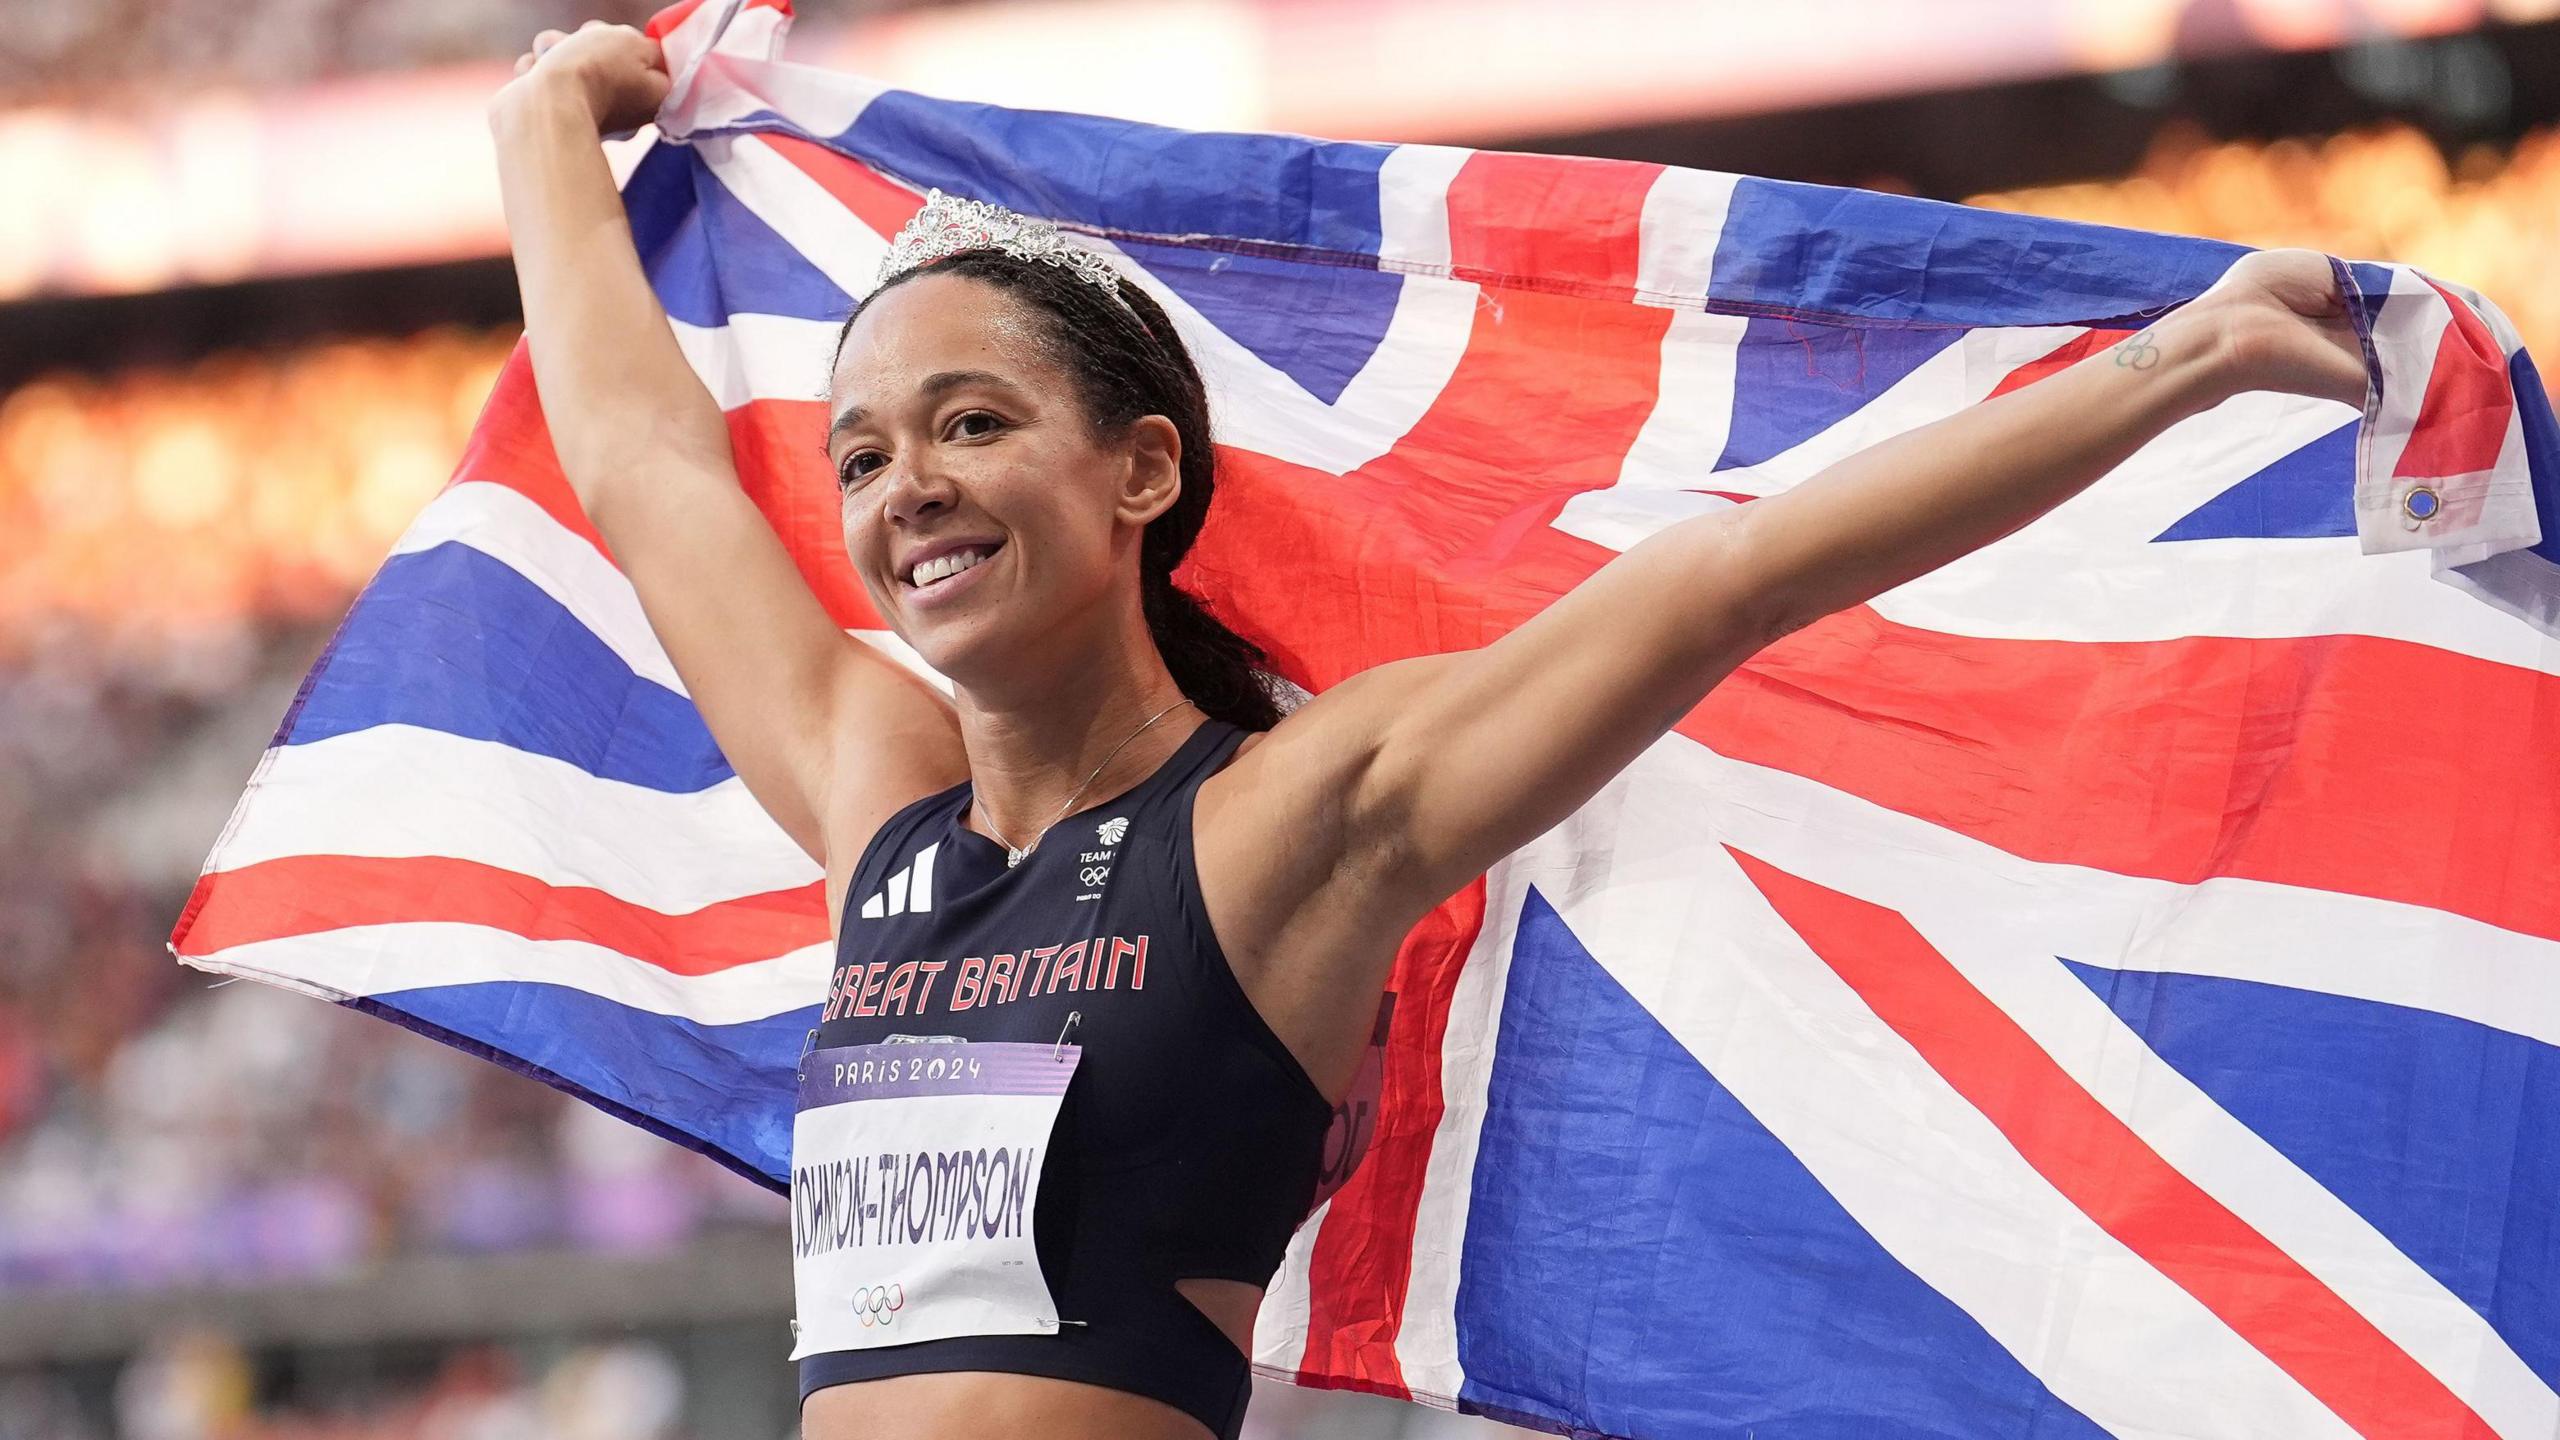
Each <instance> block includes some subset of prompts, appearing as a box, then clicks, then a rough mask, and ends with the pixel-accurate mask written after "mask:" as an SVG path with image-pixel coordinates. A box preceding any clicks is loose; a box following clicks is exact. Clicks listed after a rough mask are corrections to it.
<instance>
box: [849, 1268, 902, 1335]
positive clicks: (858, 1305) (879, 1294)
mask: <svg viewBox="0 0 2560 1440" xmlns="http://www.w3.org/2000/svg"><path fill="white" fill-rule="evenodd" d="M905 1308H907V1287H906V1286H904V1285H902V1284H899V1283H898V1282H896V1281H894V1280H893V1281H891V1282H890V1283H888V1284H886V1285H864V1286H861V1287H859V1288H857V1289H856V1290H855V1291H854V1292H853V1313H854V1315H855V1317H856V1318H858V1319H860V1320H861V1321H862V1325H863V1328H864V1329H866V1330H867V1329H869V1328H871V1327H872V1326H874V1325H887V1324H888V1323H889V1322H890V1321H892V1320H895V1319H897V1318H898V1312H899V1311H901V1310H904V1309H905Z"/></svg>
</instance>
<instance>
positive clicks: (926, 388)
mask: <svg viewBox="0 0 2560 1440" xmlns="http://www.w3.org/2000/svg"><path fill="white" fill-rule="evenodd" d="M971 385H985V386H989V387H991V388H993V389H997V390H1005V391H1011V390H1012V389H1013V388H1014V387H1013V382H1012V381H1010V380H1007V379H1005V378H1004V377H1003V376H1001V375H998V374H996V373H995V372H994V371H992V370H941V371H936V372H935V373H934V374H931V375H928V376H926V377H925V382H924V383H923V384H922V385H919V386H917V387H916V388H917V389H918V390H919V391H921V392H923V395H924V398H926V399H927V400H939V399H941V398H942V397H943V396H945V395H947V394H949V393H951V392H952V391H954V390H959V389H963V388H965V387H967V386H971ZM870 413H871V412H870V411H869V410H867V409H865V408H863V407H862V406H860V405H856V406H854V407H853V408H852V409H850V410H847V411H846V412H844V413H843V414H842V415H839V416H837V417H836V421H835V423H834V424H832V425H830V426H828V427H827V439H826V448H828V449H830V450H832V449H834V448H835V443H836V437H837V436H839V435H842V434H843V433H844V432H846V431H847V430H851V429H854V428H855V427H857V426H859V425H861V424H862V422H863V420H864V419H865V418H866V417H868V416H869V415H870Z"/></svg>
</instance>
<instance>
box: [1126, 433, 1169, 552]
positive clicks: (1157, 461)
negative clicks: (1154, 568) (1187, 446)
mask: <svg viewBox="0 0 2560 1440" xmlns="http://www.w3.org/2000/svg"><path fill="white" fill-rule="evenodd" d="M1180 498H1182V432H1181V431H1179V430H1176V429H1175V428H1173V422H1172V421H1171V420H1168V419H1166V418H1165V417H1163V416H1162V415H1141V416H1139V417H1138V419H1137V420H1136V421H1135V422H1134V423H1132V424H1131V425H1130V427H1129V470H1128V473H1127V474H1126V475H1125V476H1124V477H1123V478H1122V479H1121V482H1120V495H1119V502H1120V504H1119V518H1120V519H1121V520H1122V521H1124V522H1126V523H1127V524H1129V525H1130V526H1132V527H1136V528H1143V527H1144V526H1145V525H1146V524H1147V522H1148V521H1150V520H1153V519H1155V518H1156V517H1157V516H1159V515H1161V514H1163V513H1164V512H1166V511H1167V510H1170V509H1172V508H1173V502H1174V501H1176V500H1178V499H1180Z"/></svg>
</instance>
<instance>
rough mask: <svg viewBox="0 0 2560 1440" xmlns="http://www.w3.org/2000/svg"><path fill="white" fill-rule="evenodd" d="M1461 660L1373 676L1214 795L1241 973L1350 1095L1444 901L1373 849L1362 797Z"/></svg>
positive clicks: (1217, 875)
mask: <svg viewBox="0 0 2560 1440" xmlns="http://www.w3.org/2000/svg"><path fill="white" fill-rule="evenodd" d="M1448 659H1449V657H1446V656H1426V657H1422V658H1418V659H1414V660H1405V661H1398V662H1395V663H1393V664H1388V665H1382V666H1378V667H1376V668H1375V669H1371V670H1367V671H1363V672H1362V673H1360V674H1359V675H1355V676H1353V677H1351V678H1350V679H1348V680H1345V681H1343V682H1342V683H1341V684H1339V685H1336V686H1334V687H1333V688H1332V689H1330V690H1327V691H1326V692H1325V693H1324V694H1322V695H1320V696H1318V697H1316V698H1315V699H1313V700H1310V701H1308V702H1307V703H1306V704H1305V705H1303V706H1301V707H1299V708H1298V709H1297V710H1296V711H1295V712H1293V713H1291V714H1290V715H1289V716H1288V717H1287V718H1285V719H1283V720H1282V721H1281V722H1280V724H1279V725H1278V726H1277V727H1275V728H1273V729H1272V730H1270V731H1269V732H1267V733H1265V734H1262V735H1257V736H1254V737H1252V738H1251V739H1249V740H1248V741H1246V742H1245V744H1244V746H1243V747H1242V748H1241V749H1239V750H1238V752H1237V755H1236V758H1235V760H1234V761H1233V762H1231V763H1230V764H1229V765H1228V766H1227V768H1226V769H1224V770H1222V771H1220V772H1219V773H1218V774H1217V775H1215V776H1213V777H1211V778H1210V779H1209V780H1208V781H1207V782H1206V783H1204V784H1203V785H1202V786H1201V787H1200V793H1199V800H1198V802H1197V805H1196V808H1195V809H1194V811H1193V817H1192V835H1193V841H1192V844H1193V850H1194V853H1195V855H1196V856H1197V860H1198V865H1199V874H1200V889H1201V894H1202V899H1203V901H1204V903H1205V904H1206V906H1207V908H1208V912H1209V921H1210V925H1211V927H1212V928H1213V929H1214V930H1215V931H1216V933H1217V937H1218V942H1219V946H1220V948H1221V949H1223V950H1225V951H1226V954H1227V961H1228V964H1229V965H1230V966H1231V967H1232V968H1233V969H1234V971H1235V973H1236V978H1237V980H1238V981H1239V982H1240V983H1241V984H1242V985H1243V986H1244V989H1245V993H1246V995H1248V996H1249V997H1251V999H1252V1000H1253V1003H1254V1006H1255V1008H1256V1009H1258V1010H1259V1011H1261V1013H1262V1017H1263V1019H1264V1020H1265V1021H1267V1022H1268V1023H1269V1024H1270V1025H1271V1028H1272V1030H1273V1031H1274V1033H1276V1034H1277V1035H1278V1036H1279V1037H1280V1039H1281V1041H1282V1042H1283V1043H1284V1044H1286V1045H1287V1046H1288V1047H1289V1048H1290V1050H1291V1051H1292V1053H1294V1054H1296V1055H1297V1057H1298V1059H1299V1061H1300V1063H1301V1064H1303V1065H1304V1066H1305V1067H1306V1069H1307V1073H1308V1074H1309V1075H1310V1076H1311V1077H1313V1078H1314V1080H1315V1081H1316V1084H1317V1085H1318V1086H1319V1087H1320V1088H1322V1089H1324V1090H1325V1091H1326V1093H1327V1094H1328V1095H1331V1096H1337V1097H1338V1096H1339V1095H1340V1093H1341V1092H1342V1090H1343V1088H1344V1087H1346V1086H1348V1085H1349V1083H1350V1080H1351V1075H1352V1072H1353V1071H1354V1070H1355V1069H1357V1067H1358V1065H1359V1061H1360V1057H1361V1055H1362V1053H1363V1050H1364V1048H1365V1046H1366V1043H1367V1038H1368V1033H1369V1026H1370V1022H1371V1020H1372V1018H1373V1017H1374V1016H1375V1014H1376V1012H1377V1003H1378V992H1379V991H1380V989H1382V988H1383V987H1384V986H1385V984H1386V980H1387V972H1388V970H1389V968H1390V967H1391V966H1392V965H1393V964H1394V962H1395V956H1396V951H1397V950H1398V949H1399V948H1400V947H1401V945H1402V944H1403V941H1404V936H1405V932H1406V931H1407V930H1409V929H1411V928H1412V926H1413V924H1414V922H1415V921H1417V920H1419V919H1420V918H1421V916H1422V914H1423V912H1424V911H1426V910H1428V909H1429V908H1430V906H1431V904H1432V903H1434V901H1436V900H1437V899H1439V898H1440V897H1437V896H1428V897H1426V896H1422V895H1419V894H1417V893H1414V892H1412V891H1411V889H1410V887H1408V886H1406V885H1403V884H1401V883H1400V882H1399V877H1398V876H1396V875H1395V874H1392V873H1386V871H1387V869H1388V868H1389V867H1387V866H1385V865H1384V864H1382V862H1381V860H1380V857H1378V856H1377V855H1376V854H1375V853H1374V852H1372V851H1370V850H1368V849H1367V848H1366V847H1364V846H1362V845H1361V844H1360V843H1359V836H1360V833H1361V830H1362V828H1363V825H1364V823H1365V822H1364V817H1362V816H1361V815H1360V814H1359V807H1360V804H1361V794H1362V791H1363V787H1364V785H1365V783H1366V778H1367V775H1368V772H1369V770H1370V768H1371V767H1372V766H1373V765H1374V764H1375V762H1376V759H1377V756H1378V742H1379V739H1380V737H1381V736H1382V735H1384V733H1385V731H1386V727H1387V725H1388V722H1389V721H1390V720H1391V719H1392V718H1393V716H1394V715H1395V713H1396V712H1397V710H1398V709H1399V708H1400V706H1401V705H1402V704H1403V703H1404V701H1405V699H1406V698H1407V697H1409V696H1411V695H1412V694H1414V693H1415V692H1416V691H1417V690H1418V689H1419V688H1420V687H1423V686H1426V685H1428V684H1430V683H1431V680H1432V678H1433V676H1434V675H1435V674H1436V673H1438V672H1439V671H1440V669H1441V668H1442V667H1443V666H1444V665H1445V663H1446V662H1447V660H1448Z"/></svg>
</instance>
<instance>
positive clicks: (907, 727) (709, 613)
mask: <svg viewBox="0 0 2560 1440" xmlns="http://www.w3.org/2000/svg"><path fill="white" fill-rule="evenodd" d="M663 66H664V62H663V60H662V59H661V57H660V56H659V53H658V47H657V44H656V42H654V41H652V40H650V39H649V38H648V37H646V36H644V35H641V34H640V33H639V32H637V31H635V30H631V29H628V28H625V27H620V26H604V25H597V24H591V25H590V26H589V27H588V28H586V29H583V30H581V31H579V32H578V33H576V34H575V35H571V36H567V37H565V38H563V37H561V36H558V35H557V34H555V33H546V34H545V35H544V36H543V37H542V38H541V39H540V40H538V41H537V42H536V53H535V54H533V55H529V56H527V57H526V58H525V59H524V60H523V61H520V62H518V66H517V78H516V79H515V80H514V81H513V82H512V83H510V84H509V85H508V86H507V87H506V88H505V89H504V90H501V91H500V92H499V93H498V95H497V97H496V98H495V99H494V100H493V101H491V103H490V106H489V124H490V129H491V132H492V133H493V135H494V137H495V139H496V141H497V151H498V178H499V187H500V191H501V194H502V196H503V198H504V201H505V205H506V217H507V233H508V237H509V239H510V240H511V242H512V243H513V246H514V250H515V265H516V280H517V284H518V286H519V287H520V288H521V290H522V292H523V296H524V316H525V336H526V342H527V344H528V346H529V347H530V348H531V351H532V357H533V372H534V381H535V384H536V386H537V387H538V388H539V390H540V391H541V395H542V409H543V417H544V419H545V421H546V422H547V423H548V425H549V427H550V431H551V440H552V445H553V448H554V449H555V450H556V451H557V452H558V454H559V458H560V465H561V469H562V470H563V471H564V472H565V474H566V475H567V477H568V481H569V484H570V486H571V488H572V489H574V490H575V491H576V492H577V496H578V501H579V503H580V504H581V505H583V506H584V507H585V508H586V512H587V515H588V517H589V518H590V519H592V520H593V521H594V522H595V525H596V529H597V530H598V531H599V532H600V533H601V534H602V535H603V536H604V539H605V543H606V544H607V545H609V546H611V547H612V550H613V555H614V559H615V561H616V562H617V563H618V564H619V565H620V566H621V568H622V570H623V573H625V574H626V575H628V576H629V577H630V578H631V583H632V586H633V588H634V589H636V590H637V591H638V592H639V597H640V605H641V609H642V610H643V611H644V612H645V613H646V614H647V615H648V617H649V624H650V627H651V628H652V629H653V630H655V631H656V632H657V636H658V640H659V643H660V644H662V645H664V646H665V647H666V651H667V655H668V658H669V659H670V660H672V661H673V662H674V665H675V668H676V673H677V674H678V675H680V676H682V677H683V679H684V683H685V687H686V688H687V689H688V690H690V691H691V692H692V695H693V700H694V704H695V705H696V706H697V707H699V708H700V710H701V711H702V716H703V720H704V722H705V723H706V724H707V725H709V727H710V729H711V734H712V738H713V739H715V740H717V741H718V742H719V744H720V748H721V751H722V752H723V753H724V754H726V755H727V756H728V758H729V762H730V764H731V765H732V766H734V767H735V768H736V770H737V772H738V775H739V778H740V779H741V780H743V781H744V782H745V783H746V786H747V789H748V792H749V793H751V794H753V795H754V796H755V798H756V800H757V801H758V802H759V803H760V804H762V805H763V806H764V808H765V809H766V811H768V812H769V813H770V814H772V816H773V817H774V819H775V820H776V821H778V822H780V824H781V826H782V828H783V829H784V830H785V831H786V832H788V833H789V834H790V836H791V838H792V839H793V840H794V841H796V842H797V843H798V844H799V845H800V847H801V848H802V849H803V850H806V851H808V852H809V854H810V855H811V856H812V857H813V858H815V859H817V860H818V861H819V862H820V863H821V864H824V863H825V862H826V859H827V855H826V848H827V840H828V837H829V835H830V834H831V833H833V834H837V835H841V836H843V837H846V839H847V840H848V841H850V842H851V843H859V840H860V837H863V836H867V835H868V834H869V833H870V832H871V831H872V830H873V829H874V828H876V827H877V825H878V823H879V822H880V821H881V820H884V819H886V818H887V817H888V816H889V815H890V814H891V813H892V812H894V811H895V810H897V809H898V808H899V807H900V806H902V805H904V804H906V803H907V802H908V801H910V800H912V799H915V798H916V797H918V796H921V795H924V794H927V793H930V792H931V791H933V790H935V789H938V788H940V787H942V786H944V785H946V784H949V783H951V782H953V781H955V780H957V779H958V778H960V776H961V775H962V773H963V771H964V764H963V760H962V757H961V752H960V743H959V731H958V728H957V725H956V723H955V722H954V720H953V719H952V715H951V711H950V708H949V706H948V705H947V704H946V703H945V702H944V701H943V699H942V697H941V696H940V695H938V694H936V693H935V692H934V691H933V690H932V689H931V688H930V687H928V686H926V685H925V684H923V683H922V682H921V681H919V680H917V679H916V678H915V677H914V676H912V675H910V674H909V673H908V672H907V671H906V670H904V669H903V668H902V667H900V666H898V665H897V664H896V663H894V662H893V661H891V660H889V659H887V658H886V657H885V656H882V655H880V654H879V653H878V652H876V651H874V650H872V649H871V648H870V647H869V646H866V645H864V644H862V643H861V642H859V641H856V640H854V639H852V638H851V637H849V636H847V635H846V634H845V633H844V632H843V631H842V630H839V629H838V628H837V627H836V625H835V622H834V621H833V620H832V619H831V618H830V617H829V616H828V615H827V613H826V610H825V608H824V607H823V606H821V605H820V604H819V602H818V599H817V597H816V595H814V594H813V593H811V591H810V589H809V587H808V585H807V583H806V582H805V581H803V580H802V578H801V576H800V573H799V571H798V570H797V569H796V568H795V567H794V566H793V564H792V561H791V558H790V556H789V555H788V553H786V552H785V551H784V549H783V547H782V542H781V540H780V539H779V538H778V537H777V536H776V535H775V534H774V532H773V529H772V527H771V526H769V525H768V524H766V522H765V519H764V516H763V515H762V514H761V513H759V512H758V511H757V509H756V507H755V505H754V503H753V502H752V501H750V500H749V499H748V498H747V496H746V494H745V492H744V491H742V490H741V489H740V488H739V485H738V478H737V471H736V469H735V466H734V464H733V462H732V460H731V458H730V452H729V431H728V424H727V421H726V420H725V419H724V418H723V416H722V415H721V413H720V407H719V404H718V402H717V401H715V400H714V399H713V398H712V396H711V395H710V393H709V392H708V391H706V390H705V389H704V388H703V386H702V384H701V382H700V380H698V379H697V378H696V377H695V375H694V373H693V370H692V367H691V366H689V365H688V364H687V363H686V361H685V358H684V354H683V352H682V351H681V350H680V349H678V348H677V345H676V341H675V336H674V334H673V332H672V331H671V330H670V329H669V328H668V323H667V317H666V315H665V313H664V312H663V311H662V310H661V309H660V308H659V306H658V300H657V296H656V295H655V294H654V293H653V292H652V291H651V290H650V288H649V283H648V280H647V277H646V276H645V275H644V274H643V273H642V271H641V268H640V260H639V256H638V254H637V253H636V252H635V250H634V248H633V245H632V240H631V228H630V224H629V222H628V220H627V219H626V218H625V216H624V213H623V208H622V197H621V196H620V195H619V194H618V193H616V191H615V189H614V185H613V177H612V174H611V172H610V171H609V170H608V169H607V167H606V165H605V160H604V155H603V151H602V149H601V147H600V145H599V141H598V137H599V135H600V134H605V133H611V132H614V131H618V130H625V129H631V128H635V127H637V126H639V125H642V124H645V123H647V122H648V120H649V118H650V117H651V116H652V115H654V114H655V113H656V110H657V106H658V104H659V102H660V101H661V100H663V99H664V98H665V95H666V89H667V75H666V72H665V70H664V68H663ZM816 378H817V377H814V376H813V377H812V383H815V381H816ZM810 443H811V445H812V446H815V445H816V443H817V437H816V436H814V435H813V436H811V437H810ZM850 745H859V747H860V749H859V751H858V752H857V753H858V755H859V760H860V763H859V764H858V765H845V766H842V767H840V766H839V765H838V763H837V759H838V755H839V753H840V751H842V750H844V749H845V748H846V747H848V746H850Z"/></svg>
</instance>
